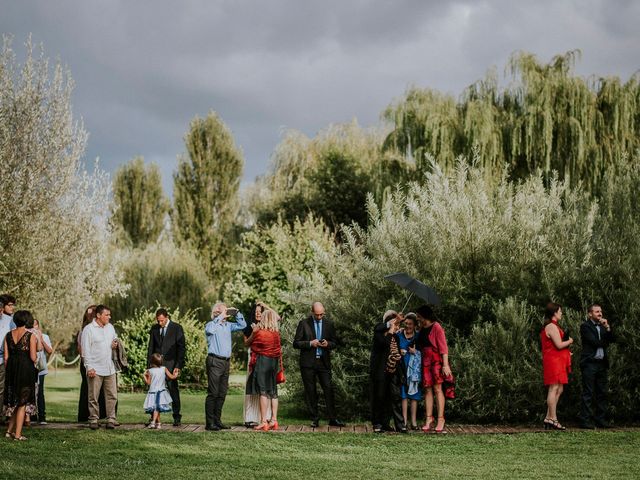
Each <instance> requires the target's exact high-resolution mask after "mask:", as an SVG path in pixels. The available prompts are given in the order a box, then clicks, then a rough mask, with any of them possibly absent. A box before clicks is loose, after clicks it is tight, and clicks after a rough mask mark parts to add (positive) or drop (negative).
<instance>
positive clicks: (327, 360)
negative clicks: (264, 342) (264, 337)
mask: <svg viewBox="0 0 640 480" xmlns="http://www.w3.org/2000/svg"><path fill="white" fill-rule="evenodd" d="M336 341H337V339H336V331H335V328H334V326H333V322H332V321H331V320H329V319H328V318H327V317H325V312H324V306H323V305H322V304H321V303H320V302H315V303H314V304H313V305H312V306H311V315H309V316H308V317H307V318H305V319H304V320H300V323H298V328H297V329H296V336H295V339H294V340H293V348H297V349H298V350H300V374H301V376H302V384H303V385H304V396H305V400H306V402H307V407H308V408H309V412H310V413H311V419H312V421H311V426H312V427H317V426H318V425H319V424H320V420H319V419H320V417H319V415H318V391H317V389H316V380H317V381H318V382H320V386H321V387H322V391H323V392H324V399H325V403H326V405H327V417H329V425H332V426H335V427H343V426H344V423H342V422H341V421H340V420H338V419H337V418H336V409H335V404H334V400H333V385H332V383H331V350H333V349H334V348H335V347H336Z"/></svg>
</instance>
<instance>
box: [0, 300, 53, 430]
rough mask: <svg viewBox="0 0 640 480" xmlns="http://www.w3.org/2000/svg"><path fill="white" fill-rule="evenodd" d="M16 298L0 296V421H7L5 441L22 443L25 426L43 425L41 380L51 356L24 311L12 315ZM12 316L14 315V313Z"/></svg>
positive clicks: (44, 337)
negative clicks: (48, 356) (6, 418)
mask: <svg viewBox="0 0 640 480" xmlns="http://www.w3.org/2000/svg"><path fill="white" fill-rule="evenodd" d="M15 308H16V298H15V297H14V296H12V295H9V294H3V295H0V313H1V315H0V339H1V343H0V405H1V406H2V414H1V415H0V419H2V420H4V418H5V417H8V419H9V421H8V427H7V432H6V434H5V436H6V437H7V438H10V439H13V440H18V441H24V440H26V439H27V438H26V437H25V436H24V435H22V428H23V426H24V425H25V424H27V425H28V424H30V422H31V421H32V420H33V421H38V422H39V423H40V424H41V425H44V424H46V423H47V422H46V412H45V399H44V378H45V375H47V373H48V370H47V357H46V354H47V353H51V352H52V347H51V340H50V339H49V336H48V335H46V334H43V333H42V331H41V330H40V322H39V321H38V320H37V319H35V318H34V317H33V315H31V313H30V312H29V311H27V310H18V311H17V312H15ZM14 312H15V313H14Z"/></svg>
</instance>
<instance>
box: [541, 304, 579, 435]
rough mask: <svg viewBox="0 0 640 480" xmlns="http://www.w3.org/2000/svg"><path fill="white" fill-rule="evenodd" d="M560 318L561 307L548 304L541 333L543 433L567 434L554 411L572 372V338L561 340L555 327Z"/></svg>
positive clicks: (560, 332) (559, 331) (561, 336)
mask: <svg viewBox="0 0 640 480" xmlns="http://www.w3.org/2000/svg"><path fill="white" fill-rule="evenodd" d="M561 318H562V306H561V305H559V304H557V303H549V304H548V305H547V308H546V310H545V313H544V319H545V321H544V328H543V329H542V330H541V331H540V342H541V344H542V371H543V376H544V385H545V386H546V387H548V391H547V416H546V418H545V419H544V428H545V429H549V428H552V429H556V430H566V428H565V427H563V426H562V425H561V424H560V422H558V416H557V413H556V408H557V406H558V400H560V395H562V391H563V390H564V386H565V385H566V384H567V383H569V373H570V372H571V353H570V352H569V346H570V345H571V344H572V343H573V338H571V337H569V338H568V339H566V340H564V339H563V338H564V331H563V330H562V328H560V326H559V325H558V321H559V320H560V319H561Z"/></svg>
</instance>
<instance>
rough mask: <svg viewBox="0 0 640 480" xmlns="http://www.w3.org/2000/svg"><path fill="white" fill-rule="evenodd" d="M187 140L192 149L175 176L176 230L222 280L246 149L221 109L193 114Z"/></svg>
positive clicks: (180, 240) (232, 241) (232, 240)
mask: <svg viewBox="0 0 640 480" xmlns="http://www.w3.org/2000/svg"><path fill="white" fill-rule="evenodd" d="M185 145H186V148H187V154H186V155H183V156H181V157H180V159H179V161H178V171H177V173H175V174H174V177H173V180H174V189H173V196H174V209H173V212H172V214H171V217H172V223H173V227H174V234H175V237H176V240H177V241H178V243H181V244H187V245H189V246H190V247H192V248H194V249H195V251H196V252H197V253H198V255H199V256H200V258H201V260H202V262H203V265H204V267H205V268H206V270H207V272H208V273H209V275H210V276H211V278H212V279H213V280H214V281H215V282H216V285H220V284H221V282H222V281H223V280H224V279H225V276H226V274H227V272H228V268H229V263H230V262H229V255H230V254H231V252H232V250H233V246H234V244H235V242H236V235H235V225H236V220H237V216H238V188H239V186H240V177H241V175H242V167H243V160H242V154H241V152H240V150H239V149H238V148H237V147H236V145H235V142H234V140H233V135H232V134H231V131H230V130H229V129H228V128H227V126H226V125H225V124H224V122H223V121H222V119H221V118H220V117H219V116H218V115H217V114H216V113H215V112H210V113H209V114H208V115H207V117H206V118H204V119H203V118H198V117H196V118H195V119H193V121H192V122H191V125H190V128H189V132H188V133H187V134H186V136H185Z"/></svg>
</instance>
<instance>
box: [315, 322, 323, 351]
mask: <svg viewBox="0 0 640 480" xmlns="http://www.w3.org/2000/svg"><path fill="white" fill-rule="evenodd" d="M316 339H317V340H322V328H321V325H320V322H319V321H317V320H316ZM321 355H322V349H321V348H320V347H318V348H316V357H320V356H321Z"/></svg>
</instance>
